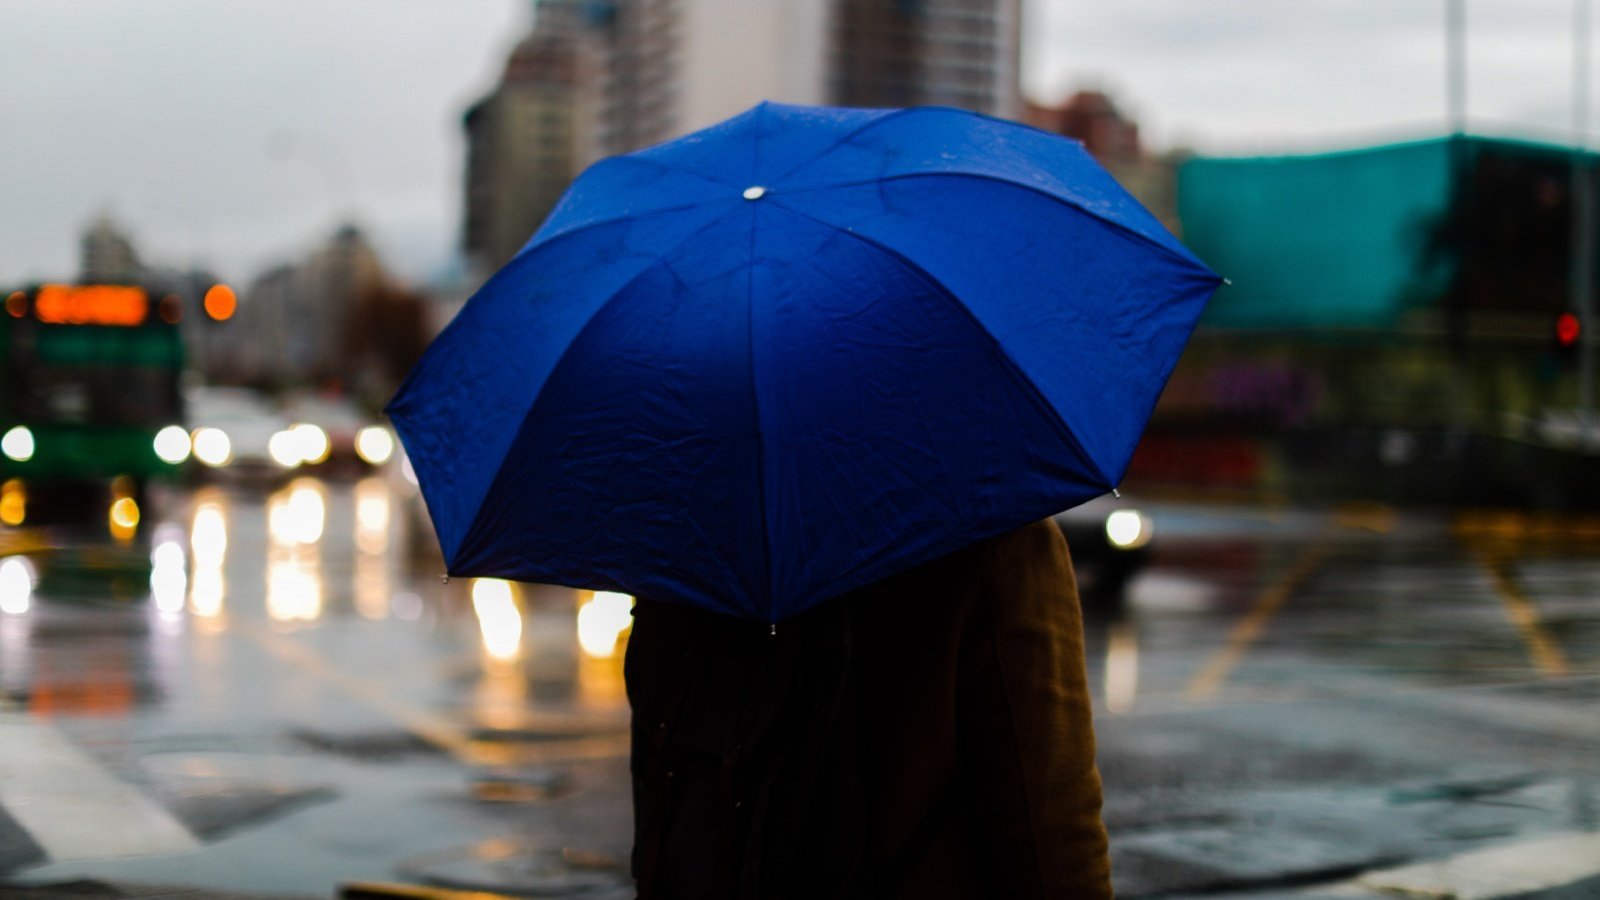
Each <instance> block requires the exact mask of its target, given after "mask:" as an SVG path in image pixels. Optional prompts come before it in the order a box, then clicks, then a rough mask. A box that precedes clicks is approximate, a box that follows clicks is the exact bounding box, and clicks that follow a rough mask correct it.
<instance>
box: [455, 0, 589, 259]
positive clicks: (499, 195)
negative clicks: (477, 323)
mask: <svg viewBox="0 0 1600 900" xmlns="http://www.w3.org/2000/svg"><path fill="white" fill-rule="evenodd" d="M541 9H542V10H543V12H542V13H541V15H540V18H539V25H538V27H537V28H536V29H535V30H534V32H533V33H532V34H530V35H528V36H527V37H526V38H524V39H523V40H522V41H521V42H520V43H518V44H517V46H516V48H515V49H514V50H512V52H511V56H510V58H509V59H508V60H507V61H506V66H505V71H504V74H503V75H502V77H501V79H500V83H499V85H497V86H496V87H495V89H494V90H493V91H492V92H491V93H489V95H488V96H486V97H484V98H483V99H481V100H479V101H478V102H477V103H475V104H473V105H472V107H471V108H470V109H468V110H467V113H466V115H465V117H464V119H463V124H464V126H465V128H466V132H467V166H466V204H465V221H464V223H463V230H462V245H463V249H464V250H465V251H466V253H467V256H468V257H469V258H470V259H471V260H472V261H473V263H474V264H475V266H476V267H478V268H480V269H482V270H483V271H486V272H487V271H492V270H493V269H494V268H496V267H498V266H500V265H502V264H504V263H505V262H506V261H507V260H509V259H510V258H511V257H512V256H513V255H514V254H515V253H516V252H517V250H518V249H519V248H520V247H521V246H522V244H523V243H524V242H526V241H527V239H528V236H529V235H531V234H533V232H534V231H535V230H536V229H537V228H538V227H539V223H540V222H541V221H543V220H544V217H545V215H546V214H548V213H549V212H550V208H551V207H552V206H554V205H555V202H556V200H557V199H559V198H560V197H561V192H562V191H564V190H566V187H567V184H568V183H569V182H570V181H571V180H572V178H573V176H575V175H576V174H577V173H578V171H579V169H580V168H581V167H582V166H583V165H584V164H586V163H587V162H588V160H589V157H591V156H593V155H594V154H593V151H592V150H590V149H589V145H590V144H591V143H592V142H593V141H594V139H595V138H594V135H593V130H594V129H593V127H592V126H591V125H590V124H589V122H588V121H586V120H584V121H580V118H579V115H580V111H585V112H586V111H587V110H588V109H589V108H591V107H592V105H593V104H592V103H591V102H586V97H585V92H586V91H588V90H592V88H590V87H589V84H590V83H591V82H592V81H593V80H594V78H593V77H592V76H590V77H585V75H586V72H585V69H586V67H587V66H588V65H589V64H590V57H591V54H590V51H589V48H588V46H587V43H588V41H589V36H588V34H587V33H586V32H587V30H588V29H587V28H586V25H585V23H584V22H583V21H581V20H580V19H579V18H578V16H579V14H580V10H579V8H578V6H577V4H575V3H571V2H560V3H546V4H543V5H542V6H541Z"/></svg>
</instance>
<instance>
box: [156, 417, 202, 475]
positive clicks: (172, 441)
mask: <svg viewBox="0 0 1600 900" xmlns="http://www.w3.org/2000/svg"><path fill="white" fill-rule="evenodd" d="M153 443H154V444H155V448H156V456H158V457H160V458H161V461H162V462H164V463H170V464H172V465H174V466H175V465H177V464H179V463H181V462H183V461H184V460H186V459H188V458H189V452H190V451H191V450H193V449H194V444H193V442H191V441H190V440H189V432H187V431H184V430H183V428H182V426H179V425H168V426H167V427H165V428H163V429H161V430H160V431H158V432H156V439H155V441H154V442H153Z"/></svg>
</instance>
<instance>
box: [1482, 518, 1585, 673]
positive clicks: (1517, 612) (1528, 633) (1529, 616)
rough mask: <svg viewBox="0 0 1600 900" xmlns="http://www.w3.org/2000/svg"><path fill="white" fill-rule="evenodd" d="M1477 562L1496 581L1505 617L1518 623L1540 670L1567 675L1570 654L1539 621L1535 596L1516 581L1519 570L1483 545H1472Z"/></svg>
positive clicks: (1530, 653) (1530, 656)
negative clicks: (1514, 569) (1564, 650)
mask: <svg viewBox="0 0 1600 900" xmlns="http://www.w3.org/2000/svg"><path fill="white" fill-rule="evenodd" d="M1473 552H1474V554H1475V555H1476V556H1477V558H1478V562H1479V563H1480V564H1482V565H1483V568H1484V570H1485V571H1487V572H1488V573H1489V576H1490V579H1491V580H1492V581H1493V582H1494V587H1495V593H1497V594H1498V595H1499V596H1500V602H1501V604H1502V605H1504V606H1505V609H1506V618H1508V619H1510V620H1511V624H1513V625H1515V626H1516V627H1517V633H1518V634H1520V635H1522V642H1523V643H1524V644H1526V645H1527V646H1528V658H1529V659H1531V660H1533V664H1534V665H1535V666H1537V667H1538V669H1539V671H1540V672H1541V673H1543V674H1545V675H1547V676H1556V675H1565V674H1567V672H1568V671H1570V670H1571V666H1569V665H1568V664H1567V657H1566V655H1565V654H1563V653H1562V652H1561V647H1560V646H1559V645H1558V644H1556V642H1555V641H1554V640H1552V639H1551V637H1550V635H1549V634H1548V633H1546V631H1545V629H1544V625H1543V624H1541V623H1540V622H1539V612H1538V609H1537V608H1536V607H1535V606H1534V605H1533V600H1532V599H1530V598H1529V597H1528V594H1527V592H1526V591H1524V590H1523V589H1522V585H1520V584H1518V583H1517V577H1516V574H1515V573H1514V572H1513V571H1512V570H1511V562H1510V561H1509V560H1508V559H1506V557H1505V556H1503V555H1500V554H1497V553H1493V552H1491V551H1489V550H1487V549H1485V548H1483V547H1481V546H1478V547H1474V548H1473Z"/></svg>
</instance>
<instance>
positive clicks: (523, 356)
mask: <svg viewBox="0 0 1600 900" xmlns="http://www.w3.org/2000/svg"><path fill="white" fill-rule="evenodd" d="M1218 282H1219V279H1218V277H1217V276H1216V275H1214V274H1213V273H1212V272H1211V271H1209V270H1208V269H1207V268H1206V267H1205V266H1204V265H1202V264H1201V263H1200V262H1199V261H1197V260H1196V259H1195V258H1194V257H1193V256H1192V255H1191V254H1190V253H1189V252H1188V251H1187V250H1185V249H1184V248H1183V247H1182V245H1180V244H1179V243H1178V242H1177V241H1176V240H1175V239H1174V238H1173V237H1172V236H1171V235H1170V234H1168V233H1167V232H1166V230H1165V229H1163V228H1162V226H1161V225H1160V224H1159V223H1158V222H1157V221H1156V220H1155V219H1154V218H1153V217H1152V216H1151V215H1150V214H1149V213H1148V212H1146V211H1145V210H1144V209H1143V208H1141V207H1140V206H1139V204H1138V203H1137V202H1135V201H1134V200H1133V199H1132V198H1131V197H1129V196H1128V195H1127V194H1126V193H1125V192H1124V191H1123V190H1122V189H1121V188H1120V187H1119V186H1118V185H1117V184H1116V183H1115V182H1114V181H1113V180H1112V179H1111V177H1110V176H1109V175H1107V174H1106V173H1105V171H1103V170H1102V169H1101V168H1100V167H1099V166H1097V165H1096V164H1095V163H1094V162H1093V161H1092V160H1091V159H1090V158H1089V156H1088V154H1087V153H1085V152H1084V150H1083V149H1082V148H1081V147H1080V146H1079V145H1078V144H1076V143H1075V142H1072V141H1068V140H1065V139H1063V138H1059V137H1055V136H1052V135H1048V134H1045V133H1042V132H1039V131H1036V130H1033V129H1031V128H1026V127H1023V126H1020V125H1015V124H1011V123H1007V122H1001V121H997V120H994V119H989V118H985V117H982V116H978V115H975V114H972V113H967V112H963V111H959V110H953V109H943V108H918V109H908V110H856V109H830V108H815V107H800V106H783V105H778V104H772V103H764V104H762V105H760V106H758V107H756V108H754V109H752V110H750V111H749V112H746V113H744V114H742V115H740V116H737V117H735V118H733V119H730V120H728V121H727V122H723V123H721V124H719V125H716V126H713V127H711V128H708V129H706V130H704V131H701V132H697V133H695V134H691V135H689V136H687V137H684V138H681V139H678V140H675V141H671V142H669V143H666V144H662V145H659V146H656V147H652V148H649V149H647V150H643V151H640V152H638V153H634V154H630V155H627V156H620V157H615V158H612V159H608V160H604V161H602V162H600V163H598V164H596V165H595V166H593V167H592V168H590V169H589V170H588V171H587V172H585V173H584V174H583V175H582V176H581V177H580V178H578V180H577V181H576V182H574V184H573V185H572V187H571V189H570V190H569V191H568V192H567V195H566V196H565V197H564V198H563V199H562V201H561V203H560V204H559V205H558V206H557V208H556V209H555V211H554V212H553V213H552V214H551V215H550V218H549V219H548V220H547V221H546V222H545V224H544V226H543V227H542V228H541V229H540V230H539V232H538V234H536V235H535V236H534V237H533V239H532V240H531V241H529V243H528V245H527V246H526V247H524V248H523V249H522V251H521V252H520V253H519V254H518V255H517V257H516V258H515V259H513V260H512V261H511V262H510V263H508V264H507V265H506V266H505V268H503V269H502V270H501V271H500V272H498V273H497V274H496V275H495V276H494V277H493V278H491V279H490V280H489V281H488V283H487V284H485V285H484V286H483V288H482V289H481V290H480V291H479V292H478V293H477V295H476V296H474V297H473V298H472V299H471V300H470V301H469V302H468V303H467V305H466V308H465V309H464V310H463V311H462V312H461V314H460V315H459V316H457V317H456V319H455V321H454V322H452V323H451V324H450V326H449V327H448V328H447V329H446V330H445V331H444V333H443V334H441V335H440V336H439V338H438V339H437V340H435V341H434V343H433V345H432V346H431V347H430V348H429V350H428V352H427V353H426V355H425V356H424V357H423V359H422V361H421V362H420V363H419V364H418V365H417V367H416V370H415V371H414V372H413V373H412V374H411V377H410V378H409V379H408V380H407V382H406V384H405V385H404V386H403V387H402V388H401V390H400V393H399V394H398V396H396V398H395V399H394V401H393V402H392V403H391V405H390V408H389V412H390V415H391V416H392V417H393V419H394V422H395V425H396V427H397V429H398V430H399V432H400V436H401V439H402V441H403V442H404V444H405V447H406V450H407V452H408V453H409V454H410V458H411V461H412V464H413V466H414V467H415V469H416V472H417V476H418V478H419V480H420V482H421V485H422V491H423V496H424V498H425V499H426V501H427V504H428V509H429V512H430V513H431V515H432V517H433V521H434V523H435V526H436V527H437V530H438V534H439V541H440V544H441V546H442V548H443V550H444V555H445V560H446V562H447V564H448V567H449V571H450V573H451V574H455V575H491V576H499V577H504V578H514V579H521V580H527V581H540V582H553V583H559V584H567V585H573V586H579V587H593V588H603V589H610V590H621V591H626V592H629V593H634V594H639V595H642V596H646V597H651V598H654V599H659V600H668V601H677V602H684V603H692V604H695V605H698V606H702V607H706V608H709V609H714V610H719V611H723V612H727V613H731V614H734V615H739V616H745V617H751V618H758V619H762V620H766V621H772V622H777V621H780V620H782V619H784V618H785V617H788V616H791V615H794V614H795V613H798V612H800V611H802V610H804V609H806V608H808V607H810V606H812V605H814V604H816V603H818V602H819V601H822V600H824V599H827V598H829V597H832V596H835V595H838V594H840V593H843V592H844V591H847V590H849V589H851V588H853V587H858V586H860V585H863V584H866V583H868V582H871V581H874V580H877V579H879V578H883V577H885V576H887V575H890V574H893V573H895V572H897V571H900V570H902V569H905V568H909V567H910V566H913V565H915V564H917V563H920V562H923V561H926V560H929V559H932V558H934V557H936V556H939V555H941V554H943V553H946V552H948V551H951V550H954V549H956V548H958V547H960V546H963V545H965V544H968V543H971V542H973V541H975V540H979V539H981V538H984V537H988V536H990V535H994V534H997V533H1000V532H1003V531H1006V530H1009V529H1012V528H1015V527H1018V526H1020V525H1022V524H1025V523H1027V522H1030V521H1033V520H1036V519H1039V518H1042V517H1044V516H1047V515H1049V514H1051V513H1054V512H1057V511H1059V510H1061V509H1063V508H1066V507H1069V506H1072V505H1074V504H1077V503H1079V502H1082V501H1083V500H1086V499H1088V498H1090V497H1093V496H1096V495H1098V494H1101V493H1104V492H1106V491H1108V490H1110V489H1111V488H1112V487H1113V486H1115V485H1116V484H1117V482H1118V481H1119V480H1120V479H1121V477H1122V473H1123V470H1124V469H1125V468H1126V466H1127V463H1128V460H1129V457H1130V456H1131V455H1132V453H1133V448H1134V446H1135V444H1136V443H1137V442H1138V439H1139V435H1140V432H1141V431H1142V430H1143V428H1144V425H1145V422H1146V420H1147V419H1148V417H1149V415H1150V411H1151V408H1152V406H1153V405H1154V404H1155V400H1156V397H1157V396H1158V395H1159V393H1160V391H1161V388H1162V385H1163V384H1164V383H1165V382H1166V379H1167V376H1168V374H1169V373H1170V371H1171V369H1172V366H1173V364H1174V363H1175V362H1176V360H1177V358H1178V354H1179V353H1180V351H1181V350H1182V348H1183V344H1184V342H1185V340H1186V339H1187V338H1188V336H1189V332H1190V330H1191V329H1192V328H1193V326H1194V322H1195V320H1196V318H1197V317H1198V316H1199V314H1200V311H1201V309H1202V307H1203V306H1204V304H1205V301H1206V299H1207V298H1208V297H1209V296H1210V295H1211V293H1212V291H1213V290H1214V289H1215V288H1216V286H1217V284H1218Z"/></svg>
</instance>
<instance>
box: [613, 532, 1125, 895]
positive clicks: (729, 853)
mask: <svg viewBox="0 0 1600 900" xmlns="http://www.w3.org/2000/svg"><path fill="white" fill-rule="evenodd" d="M769 632H770V629H769V627H768V626H767V625H766V624H763V623H758V622H746V621H741V620H735V619H731V618H728V617H725V616H720V615H717V614H714V613H708V612H704V611H700V610H696V609H691V608H688V607H681V606H674V605H668V604H661V603H650V602H648V601H644V600H641V601H640V602H639V603H638V605H637V607H636V608H635V623H634V630H633V635H632V637H631V638H630V641H629V646H628V655H627V661H626V674H627V685H628V698H629V701H630V702H631V703H632V704H633V776H634V811H635V815H634V819H635V821H634V838H635V841H634V857H633V868H634V876H635V878H636V880H637V882H638V886H639V896H640V897H641V898H643V900H657V898H673V900H677V898H694V900H717V898H789V897H793V898H823V897H826V898H836V897H837V898H842V897H861V898H867V897H870V898H891V897H907V898H911V897H915V898H923V900H927V898H944V897H950V898H956V897H960V898H991V897H992V898H1031V897H1087V898H1101V897H1109V896H1110V895H1111V887H1110V872H1109V864H1108V861H1107V858H1106V837H1105V830H1104V828H1103V827H1102V825H1101V822H1100V779H1099V774H1098V772H1097V771H1096V769H1095V765H1094V734H1093V730H1092V726H1091V724H1090V713H1089V695H1088V690H1087V687H1086V684H1085V677H1084V652H1083V626H1082V621H1081V617H1080V611H1079V607H1078V597H1077V587H1076V583H1075V581H1074V578H1073V574H1072V566H1071V562H1070V561H1069V558H1068V555H1067V547H1066V543H1065V541H1063V540H1062V537H1061V533H1060V531H1059V530H1058V529H1057V528H1056V526H1055V525H1054V523H1052V522H1049V521H1048V520H1047V521H1044V522H1039V523H1037V524H1034V525H1031V526H1028V527H1026V528H1022V529H1020V530H1018V531H1015V532H1012V533H1011V534H1008V535H1004V536H1001V537H998V538H993V539H990V540H987V541H983V542H981V543H978V544H975V545H973V546H971V547H968V548H966V549H963V550H961V551H958V552H956V553H954V554H951V555H949V556H946V557H944V558H941V559H938V560H935V561H933V562H931V563H926V564H924V565H922V566H920V567H918V568H916V569H913V570H911V571H908V572H906V573H903V574H901V575H897V576H894V577H892V578H889V579H886V580H884V581H881V582H878V583H876V584H873V585H870V586H868V587H866V588H863V589H860V590H857V591H855V592H852V593H851V594H849V595H846V596H844V597H841V598H838V599H836V600H833V601H829V602H828V603H825V604H822V605H821V606H820V607H818V608H817V609H815V610H812V611H809V612H807V613H805V614H803V615H801V616H798V617H796V618H794V619H792V620H786V621H785V622H783V623H781V624H780V625H778V628H777V633H776V634H771V633H769Z"/></svg>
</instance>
